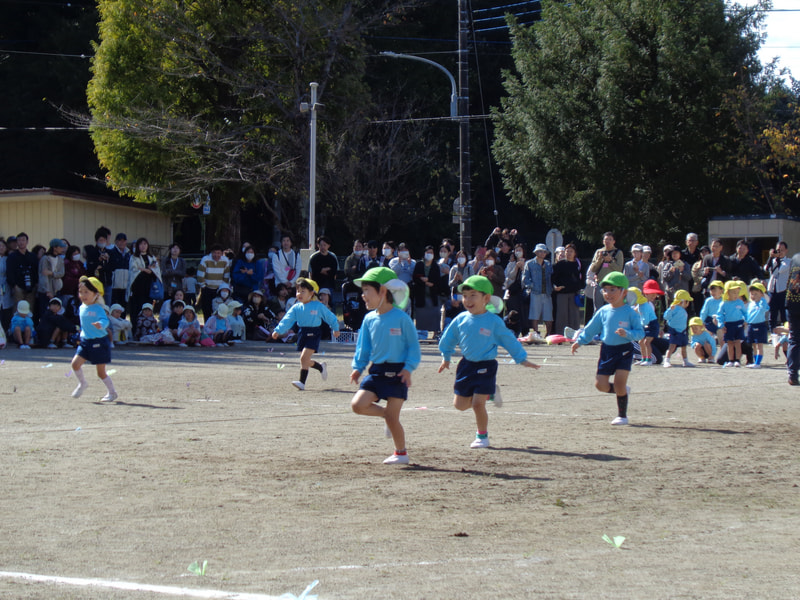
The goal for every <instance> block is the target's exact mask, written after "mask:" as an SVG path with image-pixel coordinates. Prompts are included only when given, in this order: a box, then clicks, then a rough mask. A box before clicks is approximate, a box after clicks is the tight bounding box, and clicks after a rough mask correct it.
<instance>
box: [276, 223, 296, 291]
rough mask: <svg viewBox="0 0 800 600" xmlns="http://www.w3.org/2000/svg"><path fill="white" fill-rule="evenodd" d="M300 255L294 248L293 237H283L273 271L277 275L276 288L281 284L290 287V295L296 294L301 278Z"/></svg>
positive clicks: (287, 235)
mask: <svg viewBox="0 0 800 600" xmlns="http://www.w3.org/2000/svg"><path fill="white" fill-rule="evenodd" d="M300 269H301V261H300V253H299V252H298V251H296V250H295V249H294V248H293V247H292V236H290V235H289V234H288V233H284V234H283V236H281V247H280V249H279V250H278V252H277V254H275V257H274V258H273V259H272V271H273V273H275V287H277V286H278V284H279V283H282V284H284V285H286V286H288V287H289V288H292V289H290V292H289V293H290V295H291V294H293V293H294V291H293V290H294V284H295V282H296V281H297V278H298V277H299V276H300Z"/></svg>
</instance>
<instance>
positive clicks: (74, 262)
mask: <svg viewBox="0 0 800 600" xmlns="http://www.w3.org/2000/svg"><path fill="white" fill-rule="evenodd" d="M84 275H86V268H85V267H84V266H83V257H82V256H81V249H80V248H78V246H70V247H69V248H67V253H66V255H65V256H64V279H62V280H61V281H62V283H63V285H62V286H61V304H62V306H63V307H64V308H65V309H67V308H69V307H72V306H75V307H77V306H79V305H80V302H78V303H77V304H73V299H74V298H77V297H78V283H79V282H80V279H81V277H83V276H84Z"/></svg>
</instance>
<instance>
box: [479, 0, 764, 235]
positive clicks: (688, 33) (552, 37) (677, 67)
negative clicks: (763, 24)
mask: <svg viewBox="0 0 800 600" xmlns="http://www.w3.org/2000/svg"><path fill="white" fill-rule="evenodd" d="M765 5H766V3H762V5H761V6H760V7H753V8H749V9H741V8H738V7H732V8H729V9H726V6H725V4H724V2H723V0H710V1H707V2H699V3H697V2H693V3H687V2H684V1H682V0H574V1H573V2H570V3H555V2H553V3H546V4H543V8H544V13H543V19H542V21H541V22H539V23H536V24H535V25H534V26H532V27H528V28H522V27H515V28H514V29H513V36H514V50H513V54H514V60H515V65H516V71H517V74H511V73H507V74H506V84H505V85H506V91H507V93H508V96H507V97H506V98H504V99H503V101H502V104H501V108H500V109H499V110H497V111H495V118H496V123H497V137H496V140H495V143H494V147H493V149H494V153H495V156H496V159H497V160H498V162H499V163H500V165H501V170H502V173H503V178H504V183H505V186H506V188H507V190H508V192H509V193H510V195H511V198H512V200H513V201H514V202H516V203H519V204H523V205H529V206H531V207H533V209H534V210H535V212H536V213H537V214H538V215H539V216H541V217H543V218H545V219H548V220H549V221H551V222H552V223H554V224H556V225H558V226H560V227H562V228H563V229H565V230H568V231H572V232H575V233H576V234H578V235H579V236H580V237H582V238H584V239H592V238H593V239H598V238H599V237H600V235H601V234H602V232H603V231H606V230H609V229H610V230H615V231H618V232H620V234H624V235H625V236H629V237H630V239H631V240H633V239H634V238H636V239H650V240H652V239H654V238H655V239H662V238H668V237H669V236H670V235H674V234H678V235H682V234H683V233H684V232H685V231H687V230H692V229H694V230H700V229H702V228H704V227H705V222H706V219H707V217H708V216H710V215H713V214H716V213H719V212H726V213H730V212H735V211H736V209H737V207H738V206H740V204H737V203H739V202H741V199H742V197H743V194H742V193H741V191H742V190H743V189H744V188H746V186H747V183H746V182H744V181H743V179H742V177H740V176H739V175H740V174H739V173H737V172H736V171H734V170H732V169H730V168H729V167H728V165H729V157H730V156H731V154H732V153H733V152H734V146H735V128H734V126H733V125H732V123H731V120H730V118H729V117H728V115H725V114H722V113H721V110H720V107H721V105H722V100H723V96H724V94H725V93H726V91H728V90H730V89H733V88H734V87H735V86H736V85H737V84H738V83H739V81H740V80H739V79H737V78H735V77H734V73H736V72H739V73H742V72H743V69H742V67H745V68H746V73H749V74H757V73H758V72H759V70H760V65H759V63H758V61H757V58H756V57H755V52H756V50H757V49H758V46H759V43H760V36H759V34H758V26H759V23H760V21H761V18H762V17H761V16H760V15H762V14H763V13H761V12H759V8H762V9H763V8H764V6H765ZM745 85H748V86H750V85H752V81H751V80H746V81H745Z"/></svg>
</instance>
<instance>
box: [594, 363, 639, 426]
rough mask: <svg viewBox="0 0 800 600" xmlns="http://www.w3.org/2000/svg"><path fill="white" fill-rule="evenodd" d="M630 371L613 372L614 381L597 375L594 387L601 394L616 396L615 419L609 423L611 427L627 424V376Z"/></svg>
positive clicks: (606, 376)
mask: <svg viewBox="0 0 800 600" xmlns="http://www.w3.org/2000/svg"><path fill="white" fill-rule="evenodd" d="M629 374H630V371H624V370H621V369H620V370H617V371H615V372H614V381H613V382H612V381H611V380H610V379H611V376H610V375H597V376H596V377H595V380H594V386H595V387H596V388H597V389H598V390H599V391H601V392H604V393H609V394H615V395H616V396H617V418H616V419H614V420H613V421H611V424H612V425H627V424H628V391H629V390H628V385H627V384H628V375H629Z"/></svg>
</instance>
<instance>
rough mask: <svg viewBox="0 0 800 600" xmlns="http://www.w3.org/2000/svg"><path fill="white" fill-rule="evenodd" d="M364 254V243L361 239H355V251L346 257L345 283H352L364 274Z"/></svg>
mask: <svg viewBox="0 0 800 600" xmlns="http://www.w3.org/2000/svg"><path fill="white" fill-rule="evenodd" d="M363 256H364V244H363V243H362V242H361V240H355V241H354V242H353V251H352V252H351V253H350V255H349V256H348V257H347V258H345V259H344V279H345V285H346V284H347V283H352V282H353V280H354V279H358V278H359V277H361V276H362V275H363V274H364V264H363V262H362V261H361V259H362V257H363ZM354 285H355V284H354ZM356 287H358V286H356ZM358 289H361V288H358ZM342 292H344V289H342Z"/></svg>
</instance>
